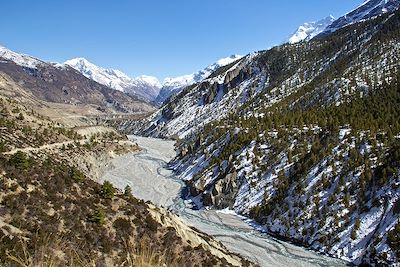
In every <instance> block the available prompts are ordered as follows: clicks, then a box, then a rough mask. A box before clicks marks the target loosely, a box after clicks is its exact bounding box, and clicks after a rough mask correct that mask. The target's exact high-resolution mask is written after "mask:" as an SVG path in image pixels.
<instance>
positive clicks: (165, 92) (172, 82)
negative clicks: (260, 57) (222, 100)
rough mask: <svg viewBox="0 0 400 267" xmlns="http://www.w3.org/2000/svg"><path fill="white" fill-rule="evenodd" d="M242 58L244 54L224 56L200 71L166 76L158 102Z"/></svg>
mask: <svg viewBox="0 0 400 267" xmlns="http://www.w3.org/2000/svg"><path fill="white" fill-rule="evenodd" d="M240 58H242V56H240V55H232V56H230V57H226V58H222V59H220V60H218V61H217V62H215V63H214V64H211V65H209V66H208V67H206V68H205V69H202V70H200V71H198V72H195V73H192V74H189V75H184V76H180V77H175V78H166V79H165V80H164V82H163V87H162V89H161V91H160V94H159V96H158V97H157V99H156V103H158V104H161V103H162V102H163V101H164V100H166V99H167V98H168V97H170V96H171V95H175V94H177V93H178V92H179V91H180V90H182V89H183V88H185V87H187V86H189V85H192V84H195V83H198V82H201V81H203V80H204V79H206V78H207V77H209V76H210V75H211V74H212V73H213V72H214V71H215V70H217V69H218V68H220V67H223V66H226V65H229V64H231V63H232V62H234V61H236V60H238V59H240Z"/></svg>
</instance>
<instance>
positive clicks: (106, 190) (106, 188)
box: [101, 181, 115, 199]
mask: <svg viewBox="0 0 400 267" xmlns="http://www.w3.org/2000/svg"><path fill="white" fill-rule="evenodd" d="M114 194H115V188H114V187H113V185H112V184H111V183H110V182H109V181H104V183H103V185H102V186H101V196H102V197H103V198H108V199H111V198H112V197H113V196H114Z"/></svg>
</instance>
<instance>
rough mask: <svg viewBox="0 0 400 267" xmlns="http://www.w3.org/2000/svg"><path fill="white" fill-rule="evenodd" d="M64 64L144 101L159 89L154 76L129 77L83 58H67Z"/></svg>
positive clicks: (156, 93)
mask: <svg viewBox="0 0 400 267" xmlns="http://www.w3.org/2000/svg"><path fill="white" fill-rule="evenodd" d="M64 64H65V65H68V66H70V67H72V68H74V69H76V70H77V71H79V72H80V73H82V74H83V75H84V76H86V77H87V78H89V79H91V80H94V81H96V82H98V83H100V84H103V85H106V86H108V87H110V88H113V89H116V90H118V91H122V92H125V93H127V94H130V95H132V96H136V97H138V98H141V99H143V100H146V101H152V100H154V98H155V97H156V96H157V95H158V93H159V91H160V89H161V84H160V82H159V81H158V79H157V78H155V77H151V76H139V77H137V78H130V77H129V76H128V75H126V74H125V73H123V72H122V71H120V70H115V69H106V68H102V67H99V66H97V65H95V64H93V63H91V62H89V61H88V60H86V59H85V58H74V59H71V60H67V61H66V62H64Z"/></svg>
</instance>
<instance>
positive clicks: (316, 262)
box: [101, 136, 345, 267]
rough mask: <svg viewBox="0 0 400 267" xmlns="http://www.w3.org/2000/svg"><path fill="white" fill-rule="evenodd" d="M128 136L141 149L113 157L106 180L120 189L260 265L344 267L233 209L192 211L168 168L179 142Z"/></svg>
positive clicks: (336, 261) (181, 184)
mask: <svg viewBox="0 0 400 267" xmlns="http://www.w3.org/2000/svg"><path fill="white" fill-rule="evenodd" d="M129 139H130V140H131V141H133V142H136V143H137V144H138V145H139V146H140V147H141V149H142V151H141V152H139V153H130V154H126V155H124V156H119V157H116V158H115V159H113V160H112V161H111V162H110V163H109V166H108V167H107V170H106V171H105V173H104V174H103V176H102V179H101V180H102V181H104V180H108V181H110V182H111V183H113V184H114V185H115V186H116V187H118V188H120V189H121V190H123V189H124V188H125V186H126V185H129V186H130V187H131V188H132V193H133V195H134V196H135V197H137V198H140V199H143V200H149V201H151V202H153V203H154V204H155V205H157V206H160V207H161V206H162V207H164V208H167V209H169V210H170V211H172V212H173V213H175V214H177V215H179V217H181V219H182V220H183V221H184V222H185V223H187V224H189V225H192V226H194V227H196V228H198V229H199V230H201V231H203V232H205V233H207V234H209V235H211V236H214V237H215V238H216V239H218V240H219V241H221V242H222V243H223V244H224V245H225V246H226V247H227V248H228V249H229V250H231V251H232V252H236V253H239V254H240V255H242V256H244V257H246V258H248V259H249V260H251V261H253V262H255V263H257V264H259V265H260V266H286V267H287V266H345V263H344V262H343V261H340V260H337V259H334V258H330V257H327V256H324V255H320V254H318V253H316V252H313V251H309V250H307V249H305V248H302V247H298V246H295V245H292V244H290V243H287V242H283V241H280V240H277V239H275V238H273V237H271V236H269V235H268V234H264V233H261V232H259V231H257V230H256V229H254V228H253V227H251V226H250V225H249V224H248V223H246V220H245V218H243V217H241V216H238V215H236V214H234V213H233V212H231V211H216V210H193V209H191V208H190V205H188V203H186V202H185V201H184V200H183V199H182V198H181V190H182V187H183V182H182V181H180V180H179V178H178V177H176V176H175V175H174V173H173V172H172V171H171V170H169V169H168V167H167V163H168V162H169V161H170V160H171V159H172V158H173V157H174V156H175V151H174V142H173V141H167V140H162V139H153V138H145V137H137V136H130V137H129Z"/></svg>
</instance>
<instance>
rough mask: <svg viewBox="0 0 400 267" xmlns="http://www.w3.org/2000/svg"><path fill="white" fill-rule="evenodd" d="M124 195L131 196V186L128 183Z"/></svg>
mask: <svg viewBox="0 0 400 267" xmlns="http://www.w3.org/2000/svg"><path fill="white" fill-rule="evenodd" d="M124 195H125V196H126V197H128V198H131V197H133V195H132V188H131V187H130V186H129V185H127V186H125V192H124Z"/></svg>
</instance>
